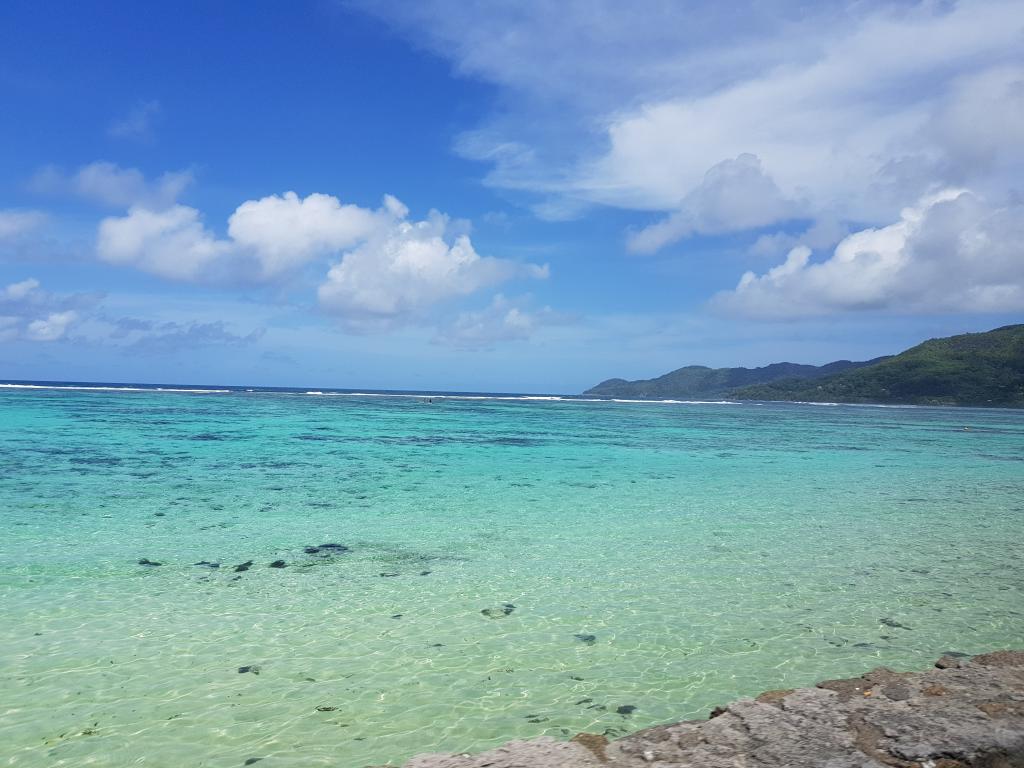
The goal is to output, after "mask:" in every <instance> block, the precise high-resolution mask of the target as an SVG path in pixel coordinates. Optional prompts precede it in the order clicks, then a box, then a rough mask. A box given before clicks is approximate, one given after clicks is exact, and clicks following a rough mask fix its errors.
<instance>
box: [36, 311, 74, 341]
mask: <svg viewBox="0 0 1024 768" xmlns="http://www.w3.org/2000/svg"><path fill="white" fill-rule="evenodd" d="M77 319H78V314H77V313H76V312H73V311H71V310H68V311H67V312H51V313H50V314H48V315H47V316H46V317H42V318H39V319H38V320H33V321H31V322H30V323H29V324H28V326H27V327H26V328H25V336H26V338H28V339H29V340H30V341H56V340H57V339H60V338H62V337H63V336H64V334H65V333H67V330H68V326H70V325H71V324H72V323H73V322H74V321H75V320H77Z"/></svg>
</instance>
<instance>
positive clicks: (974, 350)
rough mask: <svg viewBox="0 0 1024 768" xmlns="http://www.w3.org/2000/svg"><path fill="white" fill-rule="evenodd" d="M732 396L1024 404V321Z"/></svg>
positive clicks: (761, 385) (812, 400) (941, 340)
mask: <svg viewBox="0 0 1024 768" xmlns="http://www.w3.org/2000/svg"><path fill="white" fill-rule="evenodd" d="M731 396H732V397H736V398H740V399H748V400H806V401H810V402H836V403H907V404H914V405H982V406H1024V325H1008V326H1005V327H1003V328H996V329H995V330H994V331H988V332H986V333H965V334H962V335H960V336H950V337H948V338H944V339H931V340H930V341H926V342H924V343H923V344H918V345H917V346H916V347H912V348H911V349H908V350H907V351H905V352H901V353H900V354H898V355H895V356H893V357H890V358H888V359H886V360H882V361H880V362H877V363H874V364H873V365H869V366H866V367H863V368H859V369H857V370H850V371H844V372H842V373H839V374H836V375H834V376H827V377H825V378H823V379H819V380H817V381H806V380H794V379H789V380H783V381H775V382H771V383H767V384H758V385H754V386H748V387H741V388H739V389H737V390H734V391H733V392H732V395H731Z"/></svg>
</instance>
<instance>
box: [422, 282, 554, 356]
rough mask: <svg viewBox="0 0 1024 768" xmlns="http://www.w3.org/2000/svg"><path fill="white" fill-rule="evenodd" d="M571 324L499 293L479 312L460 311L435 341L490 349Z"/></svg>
mask: <svg viewBox="0 0 1024 768" xmlns="http://www.w3.org/2000/svg"><path fill="white" fill-rule="evenodd" d="M570 321H571V318H569V317H567V316H565V315H562V314H560V313H558V312H555V311H554V310H553V309H551V307H541V308H539V309H534V308H532V307H530V302H529V300H528V299H521V300H518V301H516V300H512V299H508V298H506V297H505V296H503V295H502V294H500V293H499V294H497V295H496V296H495V297H494V298H493V299H492V300H491V303H490V304H489V305H487V306H486V307H484V308H483V309H481V310H475V311H468V312H460V313H459V314H458V316H456V318H455V320H454V321H453V322H452V323H451V324H449V325H448V326H445V327H442V328H440V329H439V331H438V334H437V337H436V339H435V340H436V341H437V342H439V343H442V344H450V345H452V346H456V347H462V348H466V349H481V348H489V347H493V346H494V345H495V344H497V343H498V342H507V341H524V340H526V339H529V338H530V337H532V336H533V335H534V333H536V331H537V330H538V329H540V328H542V327H544V326H550V325H561V324H566V323H569V322H570Z"/></svg>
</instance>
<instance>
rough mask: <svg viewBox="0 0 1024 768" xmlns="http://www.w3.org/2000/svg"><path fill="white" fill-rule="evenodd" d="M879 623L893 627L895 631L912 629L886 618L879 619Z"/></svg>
mask: <svg viewBox="0 0 1024 768" xmlns="http://www.w3.org/2000/svg"><path fill="white" fill-rule="evenodd" d="M879 621H880V622H881V623H882V624H885V626H887V627H892V628H893V629H910V627H908V626H907V625H906V624H900V623H899V622H898V621H895V620H893V619H889V618H884V619H879Z"/></svg>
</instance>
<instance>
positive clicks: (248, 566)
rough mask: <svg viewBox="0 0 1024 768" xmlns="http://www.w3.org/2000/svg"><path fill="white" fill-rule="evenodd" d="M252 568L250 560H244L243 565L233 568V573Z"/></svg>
mask: <svg viewBox="0 0 1024 768" xmlns="http://www.w3.org/2000/svg"><path fill="white" fill-rule="evenodd" d="M250 568H252V560H246V561H245V562H244V563H239V564H238V565H236V566H235V572H237V573H241V572H242V571H248V570H249V569H250Z"/></svg>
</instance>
